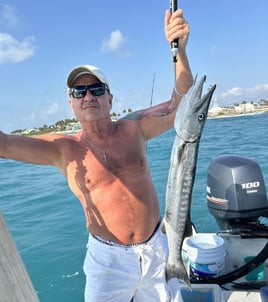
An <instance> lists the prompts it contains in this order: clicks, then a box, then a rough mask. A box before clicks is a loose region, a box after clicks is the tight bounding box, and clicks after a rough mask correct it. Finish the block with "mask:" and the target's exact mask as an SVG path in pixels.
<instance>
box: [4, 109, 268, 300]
mask: <svg viewBox="0 0 268 302" xmlns="http://www.w3.org/2000/svg"><path fill="white" fill-rule="evenodd" d="M267 129H268V113H263V114H259V115H250V116H240V117H230V118H221V119H209V120H207V122H206V125H205V128H204V131H203V135H202V139H201V142H200V146H199V153H198V162H197V173H196V179H195V184H194V189H193V198H192V208H191V213H192V215H191V216H192V221H193V222H194V224H195V226H196V228H197V230H198V231H199V232H205V231H208V232H214V231H217V230H218V227H217V224H216V222H215V220H214V218H213V217H212V216H211V215H210V213H209V212H208V209H207V204H206V176H207V169H208V166H209V163H210V161H211V159H212V158H214V157H217V156H219V155H223V154H237V155H242V156H247V157H250V158H252V159H255V160H256V161H257V162H258V163H259V165H260V167H261V170H262V173H263V176H264V180H265V183H266V190H268V187H267V185H268V152H267V149H268V134H267V133H268V131H267ZM174 135H175V134H174V130H170V131H168V132H167V133H165V134H163V135H161V136H159V137H157V138H155V139H153V140H151V141H150V142H149V144H148V160H149V164H150V167H151V171H152V177H153V181H154V183H155V187H156V189H157V192H158V196H159V202H160V206H161V212H162V214H163V213H164V207H165V189H166V181H167V176H168V169H169V159H170V151H171V148H172V144H173V140H174ZM0 172H1V173H0V210H1V212H2V214H3V215H4V217H5V220H6V222H7V224H8V226H9V229H10V231H11V233H12V235H13V238H14V239H15V242H16V244H17V247H18V249H19V251H20V253H21V256H22V258H23V260H24V263H25V265H26V267H27V270H28V273H29V275H30V277H31V279H32V282H33V284H34V287H35V289H36V291H37V292H38V296H39V299H40V301H41V302H58V301H65V302H80V301H81V302H82V301H83V291H84V282H85V279H84V275H83V271H82V264H83V260H84V256H85V251H86V250H85V247H86V242H87V230H86V228H85V219H84V215H83V212H82V209H81V207H80V204H79V202H78V201H77V199H76V198H75V197H74V196H73V195H72V193H71V192H70V190H69V188H68V185H67V183H66V180H65V178H64V177H63V176H62V175H61V174H60V172H58V170H56V169H55V168H53V167H44V166H34V165H31V164H25V163H20V162H14V161H11V160H4V159H0ZM0 301H1V297H0Z"/></svg>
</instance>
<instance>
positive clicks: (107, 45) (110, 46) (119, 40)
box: [101, 29, 126, 52]
mask: <svg viewBox="0 0 268 302" xmlns="http://www.w3.org/2000/svg"><path fill="white" fill-rule="evenodd" d="M125 40H126V39H125V37H124V36H123V35H122V33H121V32H120V30H118V29H117V30H115V31H112V32H111V34H110V37H109V38H108V39H107V38H105V39H104V40H103V42H102V47H101V51H102V52H109V51H116V50H118V49H119V48H120V47H121V46H122V45H123V44H124V42H125Z"/></svg>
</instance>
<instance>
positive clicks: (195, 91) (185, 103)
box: [174, 76, 216, 143]
mask: <svg viewBox="0 0 268 302" xmlns="http://www.w3.org/2000/svg"><path fill="white" fill-rule="evenodd" d="M205 81H206V76H203V77H202V78H201V79H200V80H199V81H198V82H197V83H196V82H195V83H194V84H193V86H192V87H191V88H190V89H189V90H188V92H187V93H186V94H185V95H184V96H183V97H182V100H181V102H180V105H179V106H178V109H177V112H176V117H175V121H174V128H175V131H176V133H177V135H178V136H179V137H180V138H181V139H183V140H184V141H185V142H189V143H191V142H195V141H197V140H199V138H200V136H201V134H202V130H203V127H204V125H205V121H206V118H207V115H208V109H209V104H210V101H211V99H212V95H213V93H214V91H215V88H216V85H213V86H211V87H210V89H209V90H208V92H207V93H206V94H205V95H203V96H202V91H203V86H204V83H205Z"/></svg>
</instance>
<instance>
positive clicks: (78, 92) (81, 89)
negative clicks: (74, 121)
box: [72, 86, 87, 99]
mask: <svg viewBox="0 0 268 302" xmlns="http://www.w3.org/2000/svg"><path fill="white" fill-rule="evenodd" d="M86 94H87V88H86V86H76V87H74V88H72V97H74V98H77V99H80V98H83V97H84V96H85V95H86Z"/></svg>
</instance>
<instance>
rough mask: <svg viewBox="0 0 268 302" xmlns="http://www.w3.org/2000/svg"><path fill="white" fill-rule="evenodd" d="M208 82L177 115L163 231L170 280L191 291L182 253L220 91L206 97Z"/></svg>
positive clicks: (191, 94) (187, 97)
mask: <svg viewBox="0 0 268 302" xmlns="http://www.w3.org/2000/svg"><path fill="white" fill-rule="evenodd" d="M205 80H206V77H205V76H203V77H202V78H201V79H200V81H199V82H198V83H195V84H194V85H193V86H192V87H191V88H190V89H189V91H188V92H187V94H186V95H184V96H183V98H182V100H181V103H180V105H179V107H178V109H177V112H176V117H175V121H174V128H175V131H176V137H175V140H174V144H173V148H172V152H171V158H170V168H169V176H168V182H167V188H166V209H165V215H164V219H163V231H164V232H166V234H167V238H168V246H169V257H168V261H167V266H166V279H167V280H169V279H171V278H178V279H181V280H183V281H184V282H185V283H186V284H187V285H188V286H189V287H190V288H191V284H190V280H189V276H188V274H187V271H186V269H185V266H184V264H183V261H182V256H181V251H182V244H183V240H184V238H185V237H187V236H191V235H192V225H191V218H190V211H191V199H192V190H193V185H194V179H195V171H196V163H197V155H198V147H199V141H200V138H201V134H202V130H203V128H204V125H205V121H206V118H207V113H208V108H209V104H210V101H211V98H212V95H213V92H214V91H215V88H216V85H213V86H212V87H211V88H210V89H209V91H208V92H207V93H206V94H205V95H204V96H203V97H202V90H203V85H204V82H205Z"/></svg>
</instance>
